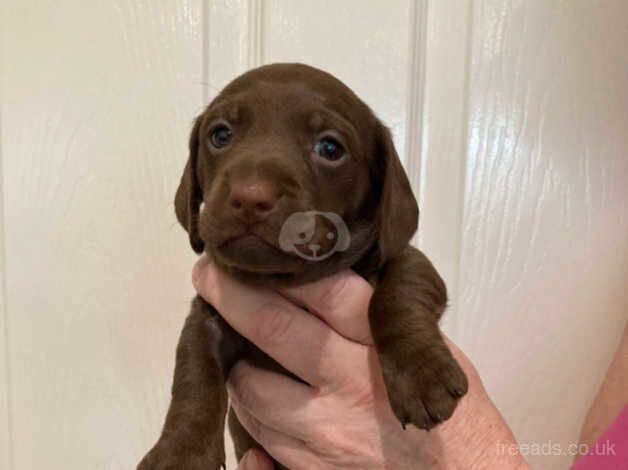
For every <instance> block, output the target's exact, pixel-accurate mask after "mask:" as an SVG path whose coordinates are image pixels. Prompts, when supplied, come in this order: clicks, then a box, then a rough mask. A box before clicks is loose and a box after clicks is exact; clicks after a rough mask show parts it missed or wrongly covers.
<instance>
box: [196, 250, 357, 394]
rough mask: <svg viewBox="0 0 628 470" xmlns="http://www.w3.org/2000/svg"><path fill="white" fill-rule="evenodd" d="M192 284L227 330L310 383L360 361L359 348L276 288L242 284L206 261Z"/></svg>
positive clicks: (341, 373)
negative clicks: (228, 326)
mask: <svg viewBox="0 0 628 470" xmlns="http://www.w3.org/2000/svg"><path fill="white" fill-rule="evenodd" d="M194 282H195V287H196V289H197V290H198V292H199V293H200V294H201V296H203V298H205V299H206V300H207V301H208V302H209V303H210V304H212V305H213V306H214V307H215V308H216V309H217V310H218V311H219V312H220V314H221V315H222V317H223V318H224V319H225V320H226V321H227V322H228V323H229V324H230V325H231V326H232V327H233V328H235V329H236V330H237V331H238V332H239V333H240V334H242V335H243V336H245V337H246V338H248V339H249V340H250V341H252V342H253V343H254V344H256V345H257V346H258V347H259V348H260V349H261V350H262V351H264V352H266V353H267V354H268V355H269V356H271V357H272V358H273V359H275V360H276V361H277V362H279V363H280V364H281V365H283V366H284V367H285V368H286V369H288V370H289V371H291V372H292V373H294V374H295V375H297V376H298V377H301V378H302V379H303V380H305V381H306V382H308V383H309V384H311V385H315V386H320V385H323V384H326V383H330V382H333V381H334V379H335V378H337V377H341V376H344V375H346V371H347V370H352V371H355V366H354V364H356V363H358V364H360V363H365V361H360V358H361V357H360V355H364V354H366V353H367V352H366V347H365V346H362V345H359V344H356V343H353V342H351V341H348V340H347V339H346V338H344V337H342V336H341V335H340V334H338V333H336V332H335V331H334V330H333V329H332V328H330V327H329V326H328V325H326V324H325V323H324V322H322V321H321V320H320V319H318V318H316V317H315V316H313V315H310V314H308V313H307V312H305V311H304V310H303V309H301V308H299V307H297V306H296V305H294V304H293V303H292V302H289V301H288V300H287V299H285V298H284V297H282V296H281V295H279V294H278V293H276V292H273V291H270V290H268V289H261V288H257V287H252V286H249V285H245V284H243V283H241V282H239V281H237V280H235V279H233V278H231V277H229V276H228V275H227V274H225V273H224V272H222V271H221V270H219V269H218V268H216V266H215V265H213V264H212V263H210V264H208V265H205V266H201V267H200V268H199V271H198V272H197V274H196V277H195V279H194ZM356 373H358V372H356ZM365 373H366V372H365Z"/></svg>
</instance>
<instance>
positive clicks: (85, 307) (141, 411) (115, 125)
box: [2, 0, 203, 470]
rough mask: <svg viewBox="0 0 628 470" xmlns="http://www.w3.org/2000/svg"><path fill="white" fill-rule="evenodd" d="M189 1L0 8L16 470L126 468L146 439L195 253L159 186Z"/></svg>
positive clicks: (171, 139) (177, 107)
mask: <svg viewBox="0 0 628 470" xmlns="http://www.w3.org/2000/svg"><path fill="white" fill-rule="evenodd" d="M201 10H202V8H201V4H200V1H198V0H189V1H182V2H143V1H135V0H128V1H122V0H119V1H111V2H110V1H99V2H85V1H80V0H63V1H47V2H40V1H19V2H12V4H11V5H10V6H7V7H6V8H5V14H4V15H3V18H2V29H3V31H4V34H5V38H7V44H6V47H5V49H4V54H3V61H4V63H3V73H4V76H3V81H2V88H3V102H2V118H3V121H2V157H3V166H4V168H3V185H4V195H5V200H4V203H5V221H4V229H5V236H6V240H5V243H6V260H5V261H6V270H7V273H8V274H7V277H6V287H7V299H6V301H7V306H8V318H9V336H10V360H11V374H12V376H11V386H12V398H13V402H12V410H11V417H12V424H13V427H12V432H13V435H12V437H13V446H14V464H15V466H14V468H15V469H16V470H30V469H35V468H47V469H64V470H66V469H85V468H89V469H123V468H132V467H133V465H134V464H135V463H137V460H138V459H139V458H140V456H141V455H142V454H143V452H145V451H146V450H147V449H148V447H149V446H150V445H151V444H152V443H153V442H154V440H155V439H156V437H157V435H158V433H159V429H160V426H161V424H162V421H163V418H164V415H165V411H166V405H167V400H168V396H169V387H170V380H171V379H170V377H171V374H172V369H173V364H174V352H175V346H176V341H177V337H178V333H179V331H180V329H181V326H182V322H183V319H184V316H185V315H186V313H187V310H188V302H189V299H190V298H191V296H192V288H191V285H190V282H189V271H190V267H191V264H192V261H193V256H192V253H191V250H190V249H189V247H188V246H187V242H186V237H185V236H184V234H183V231H182V230H181V229H180V228H179V227H178V226H176V223H175V218H174V215H173V204H172V200H173V195H174V191H175V188H176V184H177V182H178V179H179V176H180V172H181V169H182V167H183V164H184V162H185V159H186V158H187V155H186V147H187V134H188V132H189V128H190V125H191V122H192V118H193V116H194V114H195V113H196V112H197V111H198V110H199V109H200V105H201V96H202V83H201V81H202V77H201V70H202V67H201V63H202V60H201V53H202V44H201V43H202V24H203V20H202V12H201Z"/></svg>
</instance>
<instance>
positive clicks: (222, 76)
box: [0, 0, 628, 470]
mask: <svg viewBox="0 0 628 470" xmlns="http://www.w3.org/2000/svg"><path fill="white" fill-rule="evenodd" d="M0 8H2V10H1V14H0V34H1V36H0V43H1V47H2V49H1V62H0V72H1V77H0V80H1V81H0V93H1V98H2V103H1V108H0V127H1V135H0V139H1V150H0V157H1V171H0V175H1V178H0V185H1V186H0V189H1V190H0V202H1V203H2V205H1V206H0V207H2V210H1V211H0V218H1V219H2V230H1V231H0V242H3V244H2V246H3V248H4V249H3V251H2V252H0V262H1V263H2V264H0V266H1V269H0V282H2V286H3V289H2V291H0V313H2V315H1V316H0V328H2V332H3V334H2V335H1V336H0V359H2V360H1V361H0V378H1V379H2V387H1V388H0V468H2V469H5V468H6V469H12V470H13V469H14V470H30V469H33V468H48V469H52V470H56V469H77V470H78V469H83V468H90V469H92V468H93V469H126V468H130V467H132V465H133V464H134V463H135V462H136V461H137V460H138V459H139V458H140V456H141V455H142V453H143V452H144V451H145V450H146V449H147V448H148V446H149V445H150V444H152V442H153V441H154V439H155V438H156V436H157V434H158V432H159V428H160V426H161V422H162V420H163V417H164V413H165V410H166V406H167V400H168V394H169V386H170V380H171V374H172V368H173V361H174V349H175V344H176V340H177V336H178V333H179V330H180V327H181V324H182V321H183V318H184V316H185V314H186V310H187V303H188V299H189V298H190V297H191V295H192V289H191V287H190V283H189V270H190V267H191V264H192V262H193V259H194V256H193V255H192V253H191V252H190V250H189V248H188V246H187V242H186V238H185V236H184V234H183V232H182V230H181V229H180V228H178V227H177V226H176V224H175V219H174V216H173V207H172V197H173V194H174V190H175V188H176V184H177V182H178V178H179V176H180V171H181V168H182V166H183V163H184V161H185V158H186V154H185V152H186V143H187V142H186V140H187V133H188V131H189V128H190V124H191V122H192V119H193V117H194V116H195V114H196V113H197V112H198V111H199V110H200V109H201V108H202V106H203V104H204V103H205V102H206V101H207V100H208V99H210V98H211V97H212V96H213V95H214V94H215V93H216V92H217V91H218V90H219V89H220V88H221V87H222V86H223V85H224V84H225V83H226V82H227V81H228V80H229V79H231V78H233V77H234V76H236V75H237V74H239V73H240V72H242V71H244V70H246V69H247V68H249V67H252V66H256V65H259V64H262V63H267V62H273V61H301V62H307V63H310V64H312V65H316V66H319V67H322V68H325V69H326V70H328V71H330V72H332V73H334V74H335V75H337V76H338V77H340V78H341V79H343V80H345V81H346V82H347V83H348V84H349V85H350V86H351V87H352V88H354V89H355V91H356V92H357V93H358V94H360V95H361V96H362V97H363V98H364V99H365V100H366V101H367V102H368V103H369V104H370V105H371V106H372V107H373V108H374V109H375V110H376V112H377V113H378V114H379V115H380V116H381V117H382V118H383V119H384V120H385V121H386V122H387V123H388V124H389V125H390V126H391V127H392V128H393V131H394V133H395V136H396V141H397V143H398V145H399V148H400V150H401V151H402V153H403V154H404V158H405V162H406V167H407V169H408V171H409V173H410V176H411V179H412V180H413V182H414V184H415V190H416V192H417V194H419V195H420V200H421V209H422V216H421V229H420V233H419V236H418V241H419V243H420V245H421V246H422V247H423V248H424V249H425V251H426V252H427V253H428V254H429V255H431V256H432V258H433V259H434V260H435V262H436V264H437V266H438V267H439V268H440V269H441V271H442V273H443V275H444V277H445V278H446V280H447V281H448V284H449V286H450V290H451V293H452V298H451V304H452V307H451V309H450V312H449V315H448V318H447V320H446V321H445V328H446V330H447V331H448V333H449V334H450V335H451V336H452V337H453V338H454V339H455V340H456V341H457V342H458V343H459V344H460V345H461V346H462V347H463V349H464V350H465V351H466V352H467V353H468V354H469V355H470V356H471V357H472V359H473V360H474V361H475V363H476V364H477V366H478V368H479V370H480V373H481V375H482V377H483V378H484V380H485V382H486V385H487V387H488V389H489V391H490V392H491V394H492V396H493V397H494V399H495V401H496V403H497V404H498V406H499V408H500V409H501V410H502V412H503V413H504V415H505V416H506V418H507V419H508V421H509V423H510V424H511V426H512V427H513V429H514V431H515V433H516V435H517V437H518V439H519V440H520V441H521V442H525V443H541V444H542V443H545V442H547V441H549V440H551V441H552V442H556V443H561V444H563V445H565V446H566V445H567V444H568V443H571V442H574V441H575V440H576V439H577V435H578V430H579V426H580V423H581V420H582V419H583V417H584V413H585V412H586V409H587V407H588V404H589V401H590V399H591V398H592V396H593V394H594V392H595V390H596V387H597V386H598V384H599V382H600V380H601V377H602V374H603V372H604V369H605V367H606V366H607V365H608V363H609V361H610V357H611V354H612V352H613V349H614V347H615V346H616V344H617V341H618V337H619V334H620V333H621V331H622V329H623V326H624V324H625V322H626V319H627V317H628V295H627V294H626V289H625V286H626V283H627V282H628V207H627V206H628V203H627V201H628V133H626V129H628V111H627V110H628V88H627V87H626V82H627V80H628V60H627V59H626V55H625V51H624V45H625V44H626V43H628V30H627V29H626V27H625V21H626V18H627V16H628V4H626V3H625V2H623V1H621V0H616V1H612V0H606V1H602V2H598V3H597V4H593V3H592V2H589V1H586V0H573V1H571V2H559V1H545V2H526V1H514V0H485V1H481V2H479V1H478V2H471V1H470V0H422V1H416V2H414V1H412V0H396V1H386V0H377V1H370V2H368V3H367V2H363V1H360V0H346V1H343V2H332V1H322V2H308V1H302V0H300V1H294V0H248V1H247V0H221V1H219V0H216V1H213V0H212V1H210V0H186V1H180V2H161V1H156V2H143V1H139V0H117V1H99V2H81V1H79V0H59V1H54V2H53V1H44V2H42V1H35V0H13V1H7V2H3V3H2V4H1V7H0ZM530 461H531V462H532V463H533V464H534V465H535V466H536V467H538V468H543V469H546V468H547V469H560V468H567V467H568V463H569V461H570V458H569V456H556V457H530Z"/></svg>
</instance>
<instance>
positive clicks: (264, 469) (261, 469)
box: [238, 449, 274, 470]
mask: <svg viewBox="0 0 628 470" xmlns="http://www.w3.org/2000/svg"><path fill="white" fill-rule="evenodd" d="M273 468H274V467H273V461H272V460H271V459H270V457H269V456H268V455H267V454H266V452H264V451H263V450H261V449H251V450H249V451H248V452H247V453H246V454H244V457H242V460H240V463H239V464H238V470H273Z"/></svg>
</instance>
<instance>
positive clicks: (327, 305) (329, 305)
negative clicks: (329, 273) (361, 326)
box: [317, 273, 350, 315]
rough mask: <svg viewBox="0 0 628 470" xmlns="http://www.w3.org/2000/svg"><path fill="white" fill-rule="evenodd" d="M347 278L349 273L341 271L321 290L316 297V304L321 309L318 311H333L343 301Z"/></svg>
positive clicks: (323, 312)
mask: <svg viewBox="0 0 628 470" xmlns="http://www.w3.org/2000/svg"><path fill="white" fill-rule="evenodd" d="M349 278H350V276H349V274H346V273H342V274H340V275H338V276H335V277H334V278H332V279H331V280H330V282H329V285H328V286H327V288H326V289H323V290H322V292H321V293H320V296H319V298H318V299H317V305H319V306H320V307H319V308H320V309H321V312H319V313H321V314H323V315H325V314H328V313H333V312H334V311H335V310H336V309H337V307H338V306H339V305H342V304H343V303H344V302H343V300H344V297H345V296H346V289H347V284H348V282H349Z"/></svg>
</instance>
